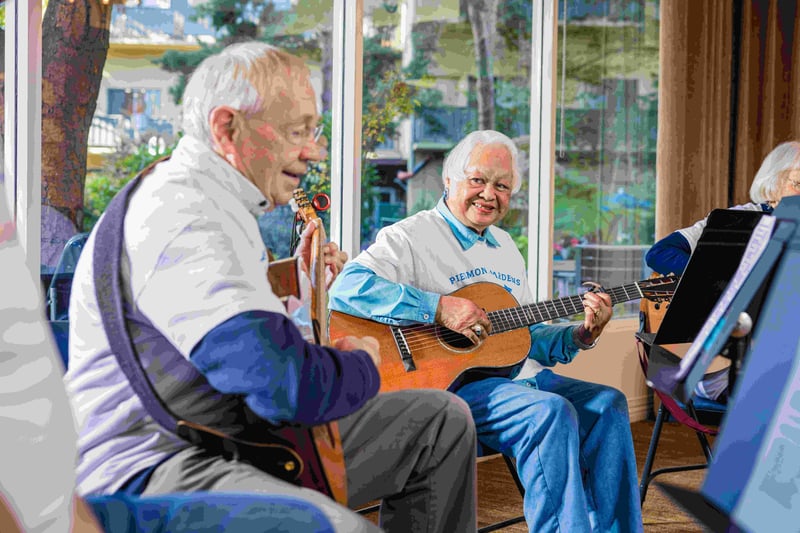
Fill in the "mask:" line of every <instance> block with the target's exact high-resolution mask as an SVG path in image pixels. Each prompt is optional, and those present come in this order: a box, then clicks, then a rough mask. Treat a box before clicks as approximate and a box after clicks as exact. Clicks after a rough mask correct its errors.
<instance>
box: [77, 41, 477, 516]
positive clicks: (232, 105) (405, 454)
mask: <svg viewBox="0 0 800 533" xmlns="http://www.w3.org/2000/svg"><path fill="white" fill-rule="evenodd" d="M183 99H184V103H183V131H184V133H185V135H184V136H183V137H182V138H181V140H180V142H179V143H178V145H177V147H176V149H175V151H174V152H173V154H172V156H171V158H170V159H169V160H167V161H165V162H162V163H159V164H158V165H157V166H155V168H154V169H153V170H152V172H150V173H149V174H148V175H147V176H146V177H144V178H142V179H141V180H140V182H139V183H138V185H137V187H136V188H135V189H133V190H130V191H128V192H127V193H126V194H129V200H128V203H129V205H128V207H127V214H126V215H125V217H124V241H123V246H122V251H123V252H122V254H121V256H122V257H121V261H120V270H121V272H120V273H121V277H122V280H123V285H124V287H123V292H124V295H125V299H126V318H127V320H128V325H129V327H130V328H131V332H132V335H131V336H132V337H133V336H134V335H137V334H138V335H139V338H138V339H134V341H133V342H134V344H135V345H136V346H137V347H138V348H139V350H140V352H139V354H138V355H139V358H140V360H141V361H142V363H143V366H144V367H146V368H147V369H148V374H149V379H150V380H151V381H152V382H153V385H154V387H155V388H156V389H157V390H159V392H160V393H161V396H162V400H164V401H165V402H166V403H167V405H168V406H170V407H173V408H174V409H176V410H177V409H178V407H179V406H181V407H182V408H183V409H188V410H189V411H190V412H191V411H192V409H194V412H195V413H196V414H199V415H205V416H211V417H212V418H214V416H218V418H219V420H218V421H217V422H219V423H220V424H225V423H226V421H227V419H225V416H226V415H225V414H224V413H223V412H222V409H221V408H220V409H219V410H217V409H200V408H199V407H198V406H197V405H195V403H196V402H194V401H193V398H194V397H193V396H188V395H187V394H183V392H187V393H189V392H194V391H195V390H199V389H202V390H203V391H206V393H209V390H210V391H211V393H222V395H221V396H220V402H221V403H220V405H222V402H226V403H225V405H228V404H230V403H231V402H238V403H236V405H238V406H239V407H240V408H242V409H244V407H243V405H242V404H244V406H246V408H247V409H248V410H249V412H250V414H251V415H252V416H254V417H257V418H258V419H261V420H266V421H267V422H269V423H271V424H275V425H281V424H286V423H295V424H301V425H317V424H323V423H326V422H329V421H332V420H337V419H338V421H339V429H340V431H341V435H342V446H343V450H344V457H345V466H346V469H347V481H348V485H347V490H348V495H349V503H350V505H352V506H358V505H361V504H363V503H366V502H368V501H371V500H373V499H377V498H383V499H384V505H383V507H382V510H381V518H380V520H381V526H382V527H384V528H385V529H386V530H387V531H402V532H406V531H442V532H452V531H471V530H474V529H475V527H476V520H475V486H474V483H475V465H474V455H475V429H474V425H473V423H472V421H471V419H470V416H469V412H468V409H467V407H466V405H465V404H464V402H462V401H461V400H460V399H458V398H457V397H456V396H454V395H450V394H446V393H442V392H440V391H429V392H423V393H417V392H413V393H412V392H403V393H399V394H391V395H388V394H387V395H376V393H377V391H378V387H379V375H378V373H377V370H376V364H377V363H378V356H377V343H376V342H375V340H374V339H371V338H355V337H349V338H347V339H342V340H341V341H340V342H338V343H337V344H336V345H335V346H334V347H323V346H318V345H314V344H309V343H307V342H306V341H305V340H304V339H303V338H302V336H301V335H300V332H299V331H298V329H297V328H296V327H295V326H294V325H293V324H292V323H291V322H290V321H289V320H288V319H287V317H286V314H285V311H284V308H283V305H282V303H281V302H280V301H279V300H278V298H277V297H276V296H275V294H274V293H273V292H272V290H271V288H270V285H269V283H268V282H267V276H266V273H267V268H268V267H267V262H266V258H267V252H266V250H265V248H264V245H263V243H262V241H261V238H260V234H259V229H258V225H257V223H256V217H257V216H258V215H260V214H261V213H263V212H264V211H265V210H267V209H270V208H272V207H273V206H275V205H277V204H285V203H286V202H288V201H289V200H290V198H291V196H292V191H293V189H294V188H296V187H297V186H298V184H299V181H300V177H301V176H302V175H303V174H304V173H305V172H306V169H307V165H308V163H309V162H310V161H315V160H318V159H319V158H320V157H321V155H322V153H323V150H322V148H321V147H320V146H319V145H318V144H317V133H316V132H317V131H318V121H319V116H318V114H317V106H316V97H315V94H314V90H313V88H312V86H311V83H310V80H309V72H308V69H307V68H306V67H305V65H304V64H303V63H302V61H301V60H300V59H298V58H296V57H294V56H292V55H290V54H287V53H285V52H282V51H279V50H277V49H275V48H273V47H271V46H269V45H267V44H264V43H256V42H250V43H244V44H239V45H234V46H231V47H229V48H227V49H225V50H223V51H222V52H221V53H219V54H217V55H215V56H212V57H209V58H207V59H206V60H204V61H203V62H202V63H201V64H200V66H199V67H198V68H197V70H196V71H195V72H194V74H193V76H192V78H191V79H190V81H189V83H188V85H187V87H186V91H185V93H184V97H183ZM119 216H120V213H119V212H118V211H117V210H116V208H114V209H112V207H109V210H108V211H107V212H106V213H105V214H104V217H103V220H101V221H100V222H99V224H98V225H99V227H100V232H99V234H100V236H101V237H102V235H103V230H102V228H103V224H105V223H106V220H114V217H119ZM120 233H121V232H120ZM101 237H98V231H97V230H96V231H95V232H93V234H92V235H91V236H90V238H89V240H88V242H87V245H86V249H85V250H84V252H83V254H82V256H81V260H80V263H79V264H78V267H77V269H76V273H75V281H74V285H73V289H72V298H71V302H70V317H71V329H70V359H71V360H70V368H69V372H68V374H67V377H66V380H67V387H68V391H69V394H70V397H71V400H72V402H73V405H74V409H75V411H76V415H77V418H78V422H79V433H80V439H79V453H80V460H79V465H78V484H79V488H80V490H81V491H82V492H83V493H110V492H114V491H120V490H127V491H132V492H136V493H142V494H145V495H150V494H163V493H169V492H184V491H197V490H210V491H220V492H230V491H256V492H262V493H272V494H288V495H297V496H298V497H300V498H303V499H305V500H308V501H312V502H314V503H315V504H316V505H318V506H319V507H320V508H321V509H322V510H323V512H324V513H325V514H326V516H327V517H328V518H329V519H330V520H331V521H332V522H333V523H334V524H335V525H336V526H337V530H339V531H347V532H351V531H368V530H372V529H375V526H374V525H373V524H371V523H369V522H368V521H366V520H364V519H363V518H361V517H360V516H359V515H357V514H356V513H353V512H352V511H350V510H349V509H347V508H345V507H343V506H341V505H339V504H336V503H335V502H334V501H333V500H331V499H329V498H327V497H326V496H324V495H323V494H322V493H318V492H316V491H312V490H309V489H305V488H299V487H297V486H295V485H293V484H290V483H287V482H285V481H282V480H280V479H278V478H276V477H273V476H271V475H269V474H267V473H265V472H264V471H262V470H259V469H258V468H256V467H255V466H253V465H252V464H250V463H247V462H243V461H240V460H238V459H237V458H235V457H233V458H232V457H230V456H221V455H215V454H214V453H210V452H209V451H207V450H205V449H202V448H200V447H198V446H194V445H192V444H190V443H189V442H187V441H185V440H182V439H181V438H178V437H177V436H176V435H175V434H173V433H170V432H169V431H166V430H165V429H164V428H163V427H162V426H161V425H159V424H157V423H156V422H155V421H154V419H153V417H152V416H150V414H149V412H151V411H148V410H146V409H145V408H144V407H143V403H142V401H141V398H140V397H139V396H137V394H136V393H135V392H134V389H133V388H132V386H131V383H132V381H129V380H128V379H127V378H126V375H125V373H124V372H123V371H122V369H121V367H120V366H119V364H118V362H117V360H116V358H115V354H114V353H113V352H112V350H111V348H110V346H109V339H108V336H107V334H106V332H105V331H104V329H103V324H102V323H101V318H102V317H101V313H100V311H99V306H100V304H102V302H98V298H97V297H96V295H95V291H96V289H97V287H96V284H95V282H94V280H93V269H96V268H99V267H101V266H104V261H105V257H104V255H108V254H102V253H101V254H97V253H94V247H95V243H96V242H98V239H99V238H101ZM309 237H310V232H306V240H307V241H308V238H309ZM93 255H95V256H98V257H96V258H95V260H94V262H93V261H92V257H93ZM112 255H113V254H112ZM307 259H308V258H306V260H307ZM344 259H345V258H344V256H343V254H342V253H341V252H339V251H338V250H337V249H336V247H335V246H334V245H329V246H328V247H327V250H326V262H327V263H328V265H329V267H330V268H331V270H332V271H333V274H335V273H336V272H337V271H338V269H339V267H340V266H341V264H342V263H343V260H344ZM99 286H101V287H102V283H101V284H99ZM186 361H189V362H190V363H191V365H189V366H190V367H191V368H189V370H187V364H186ZM187 382H188V383H189V385H192V386H193V385H194V384H195V383H196V385H197V386H196V387H195V388H194V389H193V388H192V387H190V386H188V385H187ZM176 391H179V392H180V391H183V392H180V393H179V392H176ZM215 391H216V392H215ZM209 394H210V393H209ZM212 396H213V394H212ZM186 404H189V405H186ZM197 411H204V412H200V413H197ZM217 413H218V415H217ZM211 422H212V423H211V424H210V425H214V423H215V421H214V420H212V421H211ZM227 422H228V423H229V421H227Z"/></svg>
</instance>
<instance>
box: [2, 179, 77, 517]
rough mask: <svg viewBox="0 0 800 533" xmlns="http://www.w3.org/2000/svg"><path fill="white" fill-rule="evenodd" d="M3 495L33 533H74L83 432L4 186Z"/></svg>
mask: <svg viewBox="0 0 800 533" xmlns="http://www.w3.org/2000/svg"><path fill="white" fill-rule="evenodd" d="M0 264H2V265H3V275H2V276H0V294H2V295H3V296H2V298H0V324H2V328H0V354H2V355H0V435H2V453H0V472H2V475H0V496H2V497H3V498H4V499H5V501H6V502H7V503H8V504H9V505H10V507H11V510H12V512H13V513H14V514H15V515H16V518H17V519H18V520H19V522H20V523H21V524H22V526H23V530H24V531H26V532H37V533H38V532H59V533H61V532H64V531H69V530H70V527H69V524H70V516H71V513H72V496H73V493H74V490H75V464H76V460H77V448H76V443H77V435H76V431H75V423H74V421H73V418H72V411H71V409H70V407H69V405H70V404H69V401H68V399H67V395H66V392H65V390H64V384H63V382H62V380H61V378H62V374H63V372H64V368H63V365H62V363H61V359H60V357H59V356H58V355H57V351H56V347H55V344H54V342H53V338H52V335H51V333H50V329H49V327H48V325H47V323H46V322H45V320H44V308H43V305H42V303H41V302H40V291H39V290H37V288H36V282H35V281H34V278H33V276H32V275H31V272H30V271H29V270H28V268H27V266H26V264H25V257H24V253H23V251H22V247H21V246H20V245H19V243H18V241H17V240H16V237H15V235H14V227H13V224H12V223H11V222H10V217H9V216H8V211H7V209H6V203H5V193H4V191H3V188H2V186H1V183H0Z"/></svg>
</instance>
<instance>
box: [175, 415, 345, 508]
mask: <svg viewBox="0 0 800 533" xmlns="http://www.w3.org/2000/svg"><path fill="white" fill-rule="evenodd" d="M256 424H257V422H256ZM259 429H260V431H259ZM330 432H335V433H334V434H331V433H330ZM247 433H248V438H243V437H241V436H236V435H231V434H228V433H223V432H221V431H218V430H216V429H214V428H211V427H208V426H204V425H202V424H197V423H195V422H189V421H186V420H181V421H179V422H178V435H179V436H180V437H181V438H183V439H185V440H187V441H189V442H191V443H192V444H194V445H195V446H198V447H200V448H203V449H204V450H206V451H208V452H209V453H211V454H213V455H220V456H222V457H225V458H227V459H235V460H237V461H242V462H245V463H248V464H251V465H253V466H255V467H256V468H258V469H259V470H263V471H264V472H266V473H268V474H270V475H273V476H275V477H277V478H280V479H282V480H284V481H288V482H289V483H294V484H296V485H299V486H301V487H306V488H310V489H314V490H317V491H319V492H321V493H323V494H326V495H328V496H330V497H331V498H334V499H335V500H336V501H338V502H340V503H346V502H347V487H346V483H345V479H346V478H345V477H344V476H345V472H344V462H343V460H342V458H341V453H342V450H341V440H340V439H339V429H338V426H337V425H336V423H333V422H332V423H329V424H323V425H319V426H313V427H300V426H282V427H279V428H272V427H269V428H267V427H262V428H256V427H255V426H250V429H249V431H248V432H247ZM255 433H259V435H258V436H253V437H252V438H251V437H249V436H250V435H253V434H255ZM340 498H341V499H340Z"/></svg>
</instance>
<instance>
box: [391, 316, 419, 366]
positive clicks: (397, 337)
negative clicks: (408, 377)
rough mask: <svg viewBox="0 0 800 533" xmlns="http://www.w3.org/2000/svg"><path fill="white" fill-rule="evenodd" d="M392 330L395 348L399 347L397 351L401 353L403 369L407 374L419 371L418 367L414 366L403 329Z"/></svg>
mask: <svg viewBox="0 0 800 533" xmlns="http://www.w3.org/2000/svg"><path fill="white" fill-rule="evenodd" d="M391 330H392V337H393V338H394V343H395V346H397V351H398V352H399V353H400V359H401V360H402V361H403V368H405V369H406V372H413V371H414V370H416V369H417V366H416V365H415V364H414V358H413V357H411V350H410V349H409V348H408V343H407V342H406V338H405V336H404V335H403V330H402V328H400V327H398V326H392V327H391Z"/></svg>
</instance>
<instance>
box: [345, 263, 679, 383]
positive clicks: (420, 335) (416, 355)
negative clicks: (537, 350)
mask: <svg viewBox="0 0 800 533" xmlns="http://www.w3.org/2000/svg"><path fill="white" fill-rule="evenodd" d="M677 283H678V277H677V276H665V277H661V278H656V279H648V280H643V281H639V282H636V283H630V284H628V285H623V286H621V287H616V288H613V289H607V290H606V292H608V294H609V295H610V296H611V303H612V304H613V305H616V304H618V303H622V302H627V301H629V300H636V299H638V298H650V299H659V300H660V299H666V298H669V297H671V296H672V292H673V291H674V290H675V286H676V285H677ZM451 296H458V297H460V298H467V299H469V300H472V301H473V302H475V303H476V304H477V305H478V306H480V307H481V308H483V309H484V310H485V311H486V314H487V315H489V321H490V322H491V324H492V328H491V332H490V333H489V336H488V338H487V339H484V340H483V341H481V342H480V344H478V345H474V344H472V341H471V340H469V339H468V338H467V337H465V336H463V335H461V334H460V333H456V332H454V331H452V330H449V329H447V328H445V327H444V326H440V325H439V324H418V325H412V326H387V325H385V324H381V323H378V322H374V321H372V320H368V319H364V318H359V317H355V316H352V315H348V314H346V313H342V312H339V311H332V312H331V313H330V317H329V335H330V338H331V339H334V340H335V339H339V338H341V337H344V336H346V335H355V336H357V337H364V336H367V335H369V336H372V337H375V338H377V339H378V342H379V343H380V355H381V364H380V367H379V368H378V372H379V373H380V375H381V391H382V392H388V391H396V390H402V389H418V388H437V389H446V390H450V391H453V390H456V389H458V388H459V387H461V386H462V385H464V384H466V383H469V382H471V381H475V380H478V379H482V378H485V377H490V376H508V375H510V374H511V373H512V372H513V371H514V370H515V369H516V368H518V367H520V366H521V365H522V364H523V363H524V362H525V358H526V357H527V354H528V351H529V350H530V347H531V337H530V334H529V331H528V330H527V328H526V327H527V326H530V325H533V324H537V323H539V322H545V321H548V320H553V319H556V318H562V317H567V316H571V315H576V314H579V313H582V312H583V297H582V296H580V295H579V296H570V297H566V298H558V299H555V300H549V301H545V302H540V303H534V304H529V305H522V306H520V305H519V304H518V303H517V300H516V299H515V298H514V296H513V295H512V294H511V293H509V292H508V291H507V290H505V289H504V288H503V287H501V286H500V285H496V284H494V283H489V282H481V283H474V284H472V285H468V286H467V287H463V288H461V289H458V290H457V291H455V292H453V293H451Z"/></svg>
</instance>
